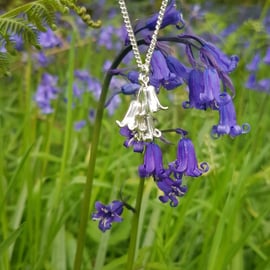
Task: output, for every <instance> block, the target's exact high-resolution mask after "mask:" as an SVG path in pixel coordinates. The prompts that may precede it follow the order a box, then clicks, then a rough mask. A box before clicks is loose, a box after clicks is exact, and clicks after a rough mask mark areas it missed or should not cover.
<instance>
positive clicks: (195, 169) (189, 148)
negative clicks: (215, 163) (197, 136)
mask: <svg viewBox="0 0 270 270" xmlns="http://www.w3.org/2000/svg"><path fill="white" fill-rule="evenodd" d="M169 167H170V169H171V170H172V171H173V172H175V173H178V174H182V175H186V176H192V177H198V176H200V175H202V174H203V173H205V172H207V171H208V169H209V168H208V164H207V163H206V162H203V163H201V164H200V167H199V166H198V161H197V157H196V154H195V149H194V145H193V143H192V141H191V140H190V139H188V138H182V139H180V141H179V142H178V147H177V158H176V160H175V161H174V162H172V163H171V164H170V165H169Z"/></svg>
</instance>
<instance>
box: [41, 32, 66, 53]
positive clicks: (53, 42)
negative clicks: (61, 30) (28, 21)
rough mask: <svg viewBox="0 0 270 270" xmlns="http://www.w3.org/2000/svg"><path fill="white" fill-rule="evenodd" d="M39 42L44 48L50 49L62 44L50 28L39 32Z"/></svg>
mask: <svg viewBox="0 0 270 270" xmlns="http://www.w3.org/2000/svg"><path fill="white" fill-rule="evenodd" d="M39 43H40V45H41V46H42V47H43V48H44V49H50V48H54V47H59V46H61V45H62V42H61V40H60V39H59V38H58V36H57V35H56V34H55V33H54V32H53V31H52V30H51V29H50V28H48V29H47V31H46V32H39Z"/></svg>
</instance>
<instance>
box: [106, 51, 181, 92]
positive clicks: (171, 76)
mask: <svg viewBox="0 0 270 270" xmlns="http://www.w3.org/2000/svg"><path fill="white" fill-rule="evenodd" d="M170 61H172V59H169V60H168V61H167V55H165V54H164V53H163V52H162V51H160V50H155V51H154V53H153V56H152V59H151V63H150V64H151V66H150V74H149V80H150V85H153V86H154V87H155V88H156V90H157V91H158V90H159V88H160V87H161V86H163V87H164V88H165V89H167V90H172V89H175V88H176V87H178V86H180V85H182V84H183V79H182V77H181V76H179V74H175V73H174V72H173V70H174V69H175V68H177V69H178V70H177V71H178V72H181V71H180V70H179V69H180V65H181V63H179V65H178V66H177V67H176V63H175V62H174V63H170ZM169 65H170V67H169ZM183 68H184V66H183ZM111 72H112V73H113V74H114V75H122V76H124V77H126V78H127V79H128V80H129V81H130V82H131V83H132V85H130V86H126V87H127V89H131V88H132V89H136V90H137V89H139V88H140V84H139V79H138V78H139V72H138V71H133V70H132V71H129V72H126V70H120V69H115V70H112V71H111ZM182 75H183V76H185V74H182Z"/></svg>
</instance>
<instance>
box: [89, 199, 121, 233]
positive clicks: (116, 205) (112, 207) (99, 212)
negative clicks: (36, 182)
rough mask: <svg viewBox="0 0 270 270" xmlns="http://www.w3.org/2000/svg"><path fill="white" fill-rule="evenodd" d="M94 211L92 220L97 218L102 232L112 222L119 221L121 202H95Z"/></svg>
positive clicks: (109, 226) (107, 228)
mask: <svg viewBox="0 0 270 270" xmlns="http://www.w3.org/2000/svg"><path fill="white" fill-rule="evenodd" d="M95 208H96V213H93V214H92V219H93V220H99V225H98V227H99V229H100V230H101V231H103V232H105V231H106V230H109V229H110V228H111V227H112V223H113V222H121V221H122V220H123V219H122V217H121V214H122V212H123V203H122V202H121V201H113V202H111V203H110V204H108V205H104V204H102V203H101V202H96V203H95Z"/></svg>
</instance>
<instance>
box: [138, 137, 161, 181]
mask: <svg viewBox="0 0 270 270" xmlns="http://www.w3.org/2000/svg"><path fill="white" fill-rule="evenodd" d="M163 172H164V168H163V161H162V152H161V149H160V147H159V146H158V145H157V144H155V143H153V142H151V143H148V144H147V145H146V147H145V153H144V162H143V164H142V165H140V166H139V175H140V177H149V176H153V177H155V178H158V177H159V176H160V175H161V174H162V173H163Z"/></svg>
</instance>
